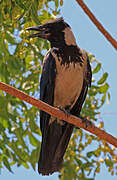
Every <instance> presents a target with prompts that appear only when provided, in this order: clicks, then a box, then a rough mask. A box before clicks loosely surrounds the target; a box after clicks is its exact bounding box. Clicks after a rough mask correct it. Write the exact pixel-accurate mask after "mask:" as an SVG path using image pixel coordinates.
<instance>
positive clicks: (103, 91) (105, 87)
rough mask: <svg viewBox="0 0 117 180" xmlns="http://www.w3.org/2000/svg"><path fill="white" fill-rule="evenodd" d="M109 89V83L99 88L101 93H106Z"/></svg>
mask: <svg viewBox="0 0 117 180" xmlns="http://www.w3.org/2000/svg"><path fill="white" fill-rule="evenodd" d="M108 88H109V85H108V83H105V84H104V85H103V86H100V87H99V93H101V94H102V93H106V92H107V90H108Z"/></svg>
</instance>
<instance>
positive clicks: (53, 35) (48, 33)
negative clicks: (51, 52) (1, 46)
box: [26, 17, 76, 46]
mask: <svg viewBox="0 0 117 180" xmlns="http://www.w3.org/2000/svg"><path fill="white" fill-rule="evenodd" d="M26 30H28V31H30V30H32V31H37V33H35V34H32V35H30V36H29V37H30V38H34V37H39V38H44V39H47V40H48V41H50V43H51V45H52V46H60V45H61V46H62V45H68V46H70V45H76V40H75V37H74V35H73V33H72V30H71V28H70V26H69V25H68V24H67V23H66V22H65V21H64V20H63V18H62V17H60V18H56V19H55V20H52V21H49V22H48V23H46V24H43V25H41V26H35V27H29V28H27V29H26Z"/></svg>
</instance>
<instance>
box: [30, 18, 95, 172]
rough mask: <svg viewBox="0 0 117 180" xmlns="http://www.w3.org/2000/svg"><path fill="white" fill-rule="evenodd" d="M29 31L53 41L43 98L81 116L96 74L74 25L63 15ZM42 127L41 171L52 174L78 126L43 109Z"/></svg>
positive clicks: (43, 77) (46, 63)
mask: <svg viewBox="0 0 117 180" xmlns="http://www.w3.org/2000/svg"><path fill="white" fill-rule="evenodd" d="M27 30H32V31H37V33H36V34H32V35H30V37H32V38H33V37H38V38H44V39H47V40H48V41H49V42H50V44H51V48H50V50H49V51H48V52H47V54H46V56H45V57H44V60H43V70H42V75H41V81H40V99H41V100H42V101H44V102H45V103H48V104H50V105H52V106H54V107H61V108H62V109H64V110H65V111H67V112H70V113H71V114H73V115H75V116H80V111H81V108H82V105H83V103H84V100H85V98H86V94H87V90H88V86H90V85H91V78H92V73H91V67H90V64H89V60H88V57H87V54H86V53H85V52H84V51H83V50H81V49H80V48H79V47H78V45H77V44H76V40H75V37H74V34H73V32H72V30H71V27H70V26H69V25H68V24H67V23H66V22H65V21H64V20H63V18H62V17H61V18H57V19H55V20H52V21H50V22H48V23H46V24H44V25H41V26H37V27H29V28H27ZM40 128H41V132H42V144H41V151H40V157H39V162H38V172H39V173H41V174H42V175H49V174H52V173H54V172H56V171H59V170H60V169H61V168H62V163H63V156H64V154H65V151H66V148H67V146H68V143H69V140H70V137H71V135H72V132H73V128H74V126H73V125H72V124H68V123H67V122H64V121H62V120H59V119H57V118H56V117H53V116H51V115H49V114H47V113H46V112H43V111H40Z"/></svg>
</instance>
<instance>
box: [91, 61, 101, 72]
mask: <svg viewBox="0 0 117 180" xmlns="http://www.w3.org/2000/svg"><path fill="white" fill-rule="evenodd" d="M100 69H101V63H98V64H97V66H96V67H95V68H94V69H93V72H92V74H95V73H97V72H98V71H99V70H100Z"/></svg>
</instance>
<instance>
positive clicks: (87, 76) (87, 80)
mask: <svg viewBox="0 0 117 180" xmlns="http://www.w3.org/2000/svg"><path fill="white" fill-rule="evenodd" d="M86 58H87V68H86V72H85V78H84V81H83V86H82V90H81V93H80V96H79V97H78V99H77V101H76V103H75V105H74V106H73V108H72V110H71V114H73V115H75V116H79V115H80V111H81V108H82V105H83V103H84V101H85V98H86V95H87V91H88V86H91V79H92V71H91V66H90V63H89V60H88V56H86Z"/></svg>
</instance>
